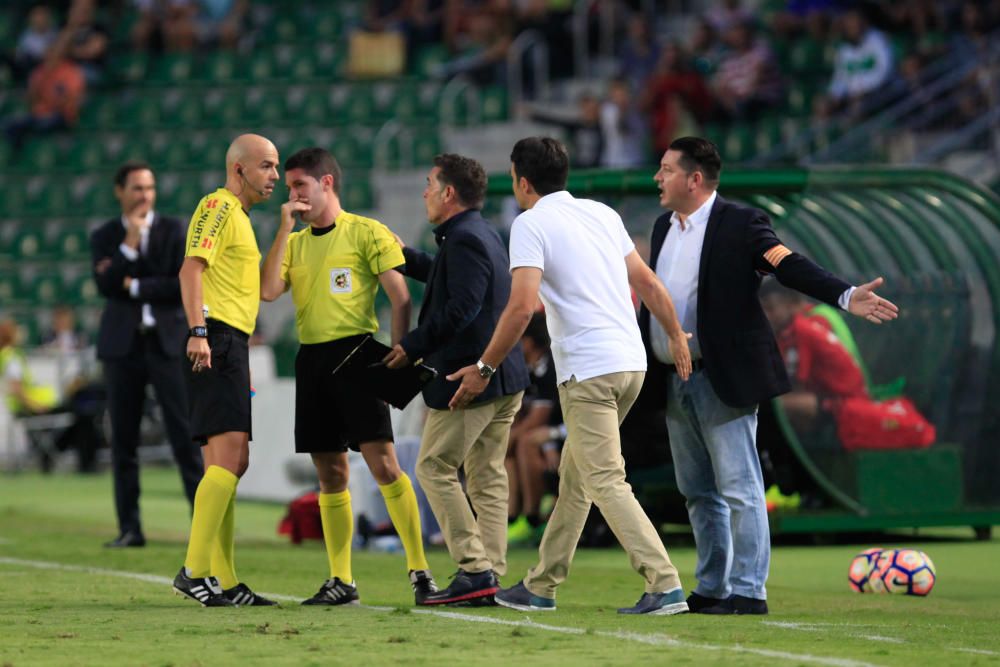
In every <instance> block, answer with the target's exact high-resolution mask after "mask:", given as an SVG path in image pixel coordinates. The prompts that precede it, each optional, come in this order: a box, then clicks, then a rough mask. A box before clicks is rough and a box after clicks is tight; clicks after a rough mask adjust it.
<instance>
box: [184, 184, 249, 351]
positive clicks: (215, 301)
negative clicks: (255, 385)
mask: <svg viewBox="0 0 1000 667" xmlns="http://www.w3.org/2000/svg"><path fill="white" fill-rule="evenodd" d="M185 255H186V256H187V257H201V258H202V259H204V260H205V262H206V263H207V264H208V268H206V269H205V272H204V273H203V274H202V278H201V289H202V298H203V301H204V304H205V305H206V306H208V317H210V318H212V319H213V320H220V321H222V322H225V323H226V324H228V325H230V326H233V327H236V328H237V329H239V330H240V331H245V332H246V333H247V334H252V333H253V330H254V325H255V324H256V322H257V311H258V309H259V308H260V249H258V247H257V237H256V236H254V233H253V227H251V226H250V217H249V216H248V215H247V213H246V211H244V210H243V207H242V206H241V205H240V200H239V199H237V198H236V195H234V194H233V193H232V192H230V191H229V190H227V189H225V188H219V189H218V190H216V191H215V192H213V193H212V194H210V195H205V197H203V198H202V200H201V201H200V202H199V203H198V208H197V210H195V212H194V215H193V216H192V217H191V225H190V226H189V227H188V233H187V251H186V252H185Z"/></svg>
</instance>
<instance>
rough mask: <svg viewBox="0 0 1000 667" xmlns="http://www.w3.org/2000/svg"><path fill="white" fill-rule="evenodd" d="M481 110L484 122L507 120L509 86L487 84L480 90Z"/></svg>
mask: <svg viewBox="0 0 1000 667" xmlns="http://www.w3.org/2000/svg"><path fill="white" fill-rule="evenodd" d="M479 102H480V110H481V113H482V121H483V122H484V123H496V122H498V121H502V120H507V88H506V87H504V86H487V87H485V88H483V89H481V90H480V91H479Z"/></svg>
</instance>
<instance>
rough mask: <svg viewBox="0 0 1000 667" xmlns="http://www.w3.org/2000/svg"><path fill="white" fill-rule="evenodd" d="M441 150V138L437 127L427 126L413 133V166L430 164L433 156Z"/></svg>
mask: <svg viewBox="0 0 1000 667" xmlns="http://www.w3.org/2000/svg"><path fill="white" fill-rule="evenodd" d="M440 152H441V139H440V137H439V136H438V132H437V128H433V127H429V128H425V129H423V130H415V131H414V133H413V161H414V164H413V165H411V166H413V167H417V168H419V167H422V166H424V165H430V164H431V161H432V160H433V159H434V156H435V155H437V154H438V153H440Z"/></svg>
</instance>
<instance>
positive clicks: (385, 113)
mask: <svg viewBox="0 0 1000 667" xmlns="http://www.w3.org/2000/svg"><path fill="white" fill-rule="evenodd" d="M375 94H376V97H377V98H379V99H378V107H379V116H380V117H382V118H384V119H386V120H388V119H394V120H398V121H399V122H400V123H403V124H404V125H405V124H407V123H412V122H413V121H415V120H418V119H419V118H420V117H421V115H422V109H421V105H420V91H419V88H418V87H417V85H416V84H413V83H401V84H397V85H392V84H379V86H378V88H377V89H376V91H375Z"/></svg>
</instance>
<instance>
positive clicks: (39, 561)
mask: <svg viewBox="0 0 1000 667" xmlns="http://www.w3.org/2000/svg"><path fill="white" fill-rule="evenodd" d="M142 509H143V515H144V520H145V526H146V534H147V538H149V539H150V544H149V545H148V546H147V547H146V548H145V549H129V550H120V551H111V550H107V549H103V548H102V547H101V543H102V542H103V541H104V540H106V539H109V538H111V537H112V536H113V534H114V516H113V515H114V512H113V509H112V499H111V480H110V478H109V477H108V476H107V475H100V476H91V477H79V476H67V475H55V476H50V477H42V476H39V475H35V474H23V475H6V476H3V477H0V665H13V666H21V665H178V666H180V665H212V666H215V665H230V664H233V665H235V664H241V665H297V666H305V665H350V666H351V667H369V666H375V665H383V664H397V665H421V664H426V665H453V664H454V665H457V664H462V665H496V664H512V665H658V664H670V665H715V664H719V665H731V664H739V665H772V666H776V665H832V666H836V667H854V666H858V667H860V666H862V665H904V664H905V665H1000V548H998V547H997V544H996V541H993V542H986V543H982V542H973V541H971V540H969V541H944V540H929V539H926V538H923V537H906V536H900V537H897V538H895V539H890V540H887V541H886V542H883V543H882V544H880V545H869V544H852V545H837V546H823V547H796V546H780V547H777V548H775V550H774V555H773V561H772V568H771V579H770V581H769V582H768V589H769V597H770V601H769V602H770V605H771V615H770V616H767V617H705V616H698V615H690V614H688V615H682V616H671V617H652V618H646V617H639V618H636V617H622V616H619V615H618V614H616V613H615V609H616V607H619V606H626V605H631V604H632V603H634V602H635V600H636V599H637V598H638V597H639V595H640V594H641V592H642V586H641V580H640V579H639V577H638V575H636V574H635V573H634V572H632V570H631V569H630V568H629V566H628V560H627V558H626V556H625V554H624V553H623V552H622V551H621V550H620V549H608V550H583V551H580V552H578V553H577V556H576V560H575V562H574V566H573V571H572V572H571V573H570V577H569V579H568V581H567V582H566V584H565V585H564V586H563V587H562V589H561V590H560V591H559V598H558V606H559V608H558V610H557V611H555V612H551V613H535V614H525V613H519V612H514V611H511V610H506V609H468V610H463V609H454V610H447V611H431V612H428V611H425V610H414V608H413V606H412V603H413V599H412V596H411V593H410V590H409V584H408V581H407V579H406V566H405V562H404V559H403V556H402V555H401V554H381V553H370V552H365V551H360V552H356V553H355V555H354V574H355V577H356V579H357V582H358V587H359V591H360V593H361V600H362V603H363V606H361V607H359V608H347V609H322V608H306V607H301V606H299V605H298V604H297V603H296V601H295V600H296V599H299V598H303V597H306V596H308V595H311V594H312V593H314V592H315V590H316V588H318V586H319V584H320V583H321V582H322V581H323V579H324V577H325V575H326V557H325V554H324V552H323V549H322V545H320V544H318V543H312V544H306V545H304V546H298V547H296V546H292V545H290V544H288V543H287V542H286V541H285V540H283V539H281V538H279V537H277V536H276V534H275V526H276V524H277V521H278V519H279V518H280V516H281V515H282V513H283V508H282V507H279V506H277V505H269V504H264V503H252V502H245V501H244V502H238V504H237V517H236V529H237V550H236V555H237V569H238V572H239V573H240V575H241V578H242V579H243V580H244V581H246V582H248V583H249V584H250V585H251V586H253V587H254V588H256V589H258V590H260V591H262V592H269V593H275V594H278V595H281V596H285V597H284V598H283V600H282V607H281V608H279V609H274V608H271V609H267V608H247V609H202V608H201V607H198V606H197V605H195V604H194V603H192V602H189V601H187V600H182V599H180V598H178V597H175V596H174V595H172V594H171V589H170V586H169V584H168V581H169V579H170V578H171V577H172V576H173V575H174V574H175V573H176V571H177V568H178V567H180V564H181V562H182V560H183V557H184V549H185V542H186V537H187V528H188V515H187V508H186V505H185V503H184V501H183V498H182V497H181V493H180V482H179V480H178V479H177V476H176V474H175V473H174V472H173V471H172V470H164V469H150V470H146V471H145V472H144V474H143V497H142ZM893 543H897V544H900V545H908V546H916V547H918V548H921V549H923V550H925V551H927V552H928V554H929V555H930V556H931V558H932V559H933V560H934V563H935V565H936V566H937V568H938V582H937V586H936V588H935V590H934V591H933V592H932V593H931V595H930V596H929V597H928V598H926V599H921V598H913V597H907V596H890V595H858V594H855V593H852V592H851V591H850V590H849V589H848V585H847V579H846V576H847V567H848V564H849V563H850V560H851V557H852V556H853V555H854V554H855V553H856V552H858V551H860V550H861V549H862V548H865V547H867V546H893ZM667 547H668V549H670V553H671V557H672V558H673V559H674V562H675V563H676V564H677V566H678V567H679V569H680V572H681V577H682V580H683V581H684V584H685V587H686V588H690V587H691V586H693V584H694V577H693V570H694V563H695V558H694V550H693V548H691V547H690V546H677V547H674V548H671V539H670V537H668V538H667ZM534 559H535V553H534V551H533V550H531V549H518V550H513V551H512V552H511V557H510V572H509V573H508V575H507V576H506V577H505V579H504V582H505V583H506V584H508V585H509V584H512V583H514V582H516V581H517V579H518V578H520V576H521V575H522V574H523V572H524V571H525V569H526V568H528V567H529V566H531V565H532V564H533V563H534ZM430 560H431V565H432V567H433V568H434V572H435V574H436V575H437V578H438V581H439V583H447V579H448V574H450V573H451V572H452V571H453V569H454V567H453V565H452V564H451V561H450V560H449V558H448V556H447V553H446V552H444V551H443V550H432V552H431V553H430Z"/></svg>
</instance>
